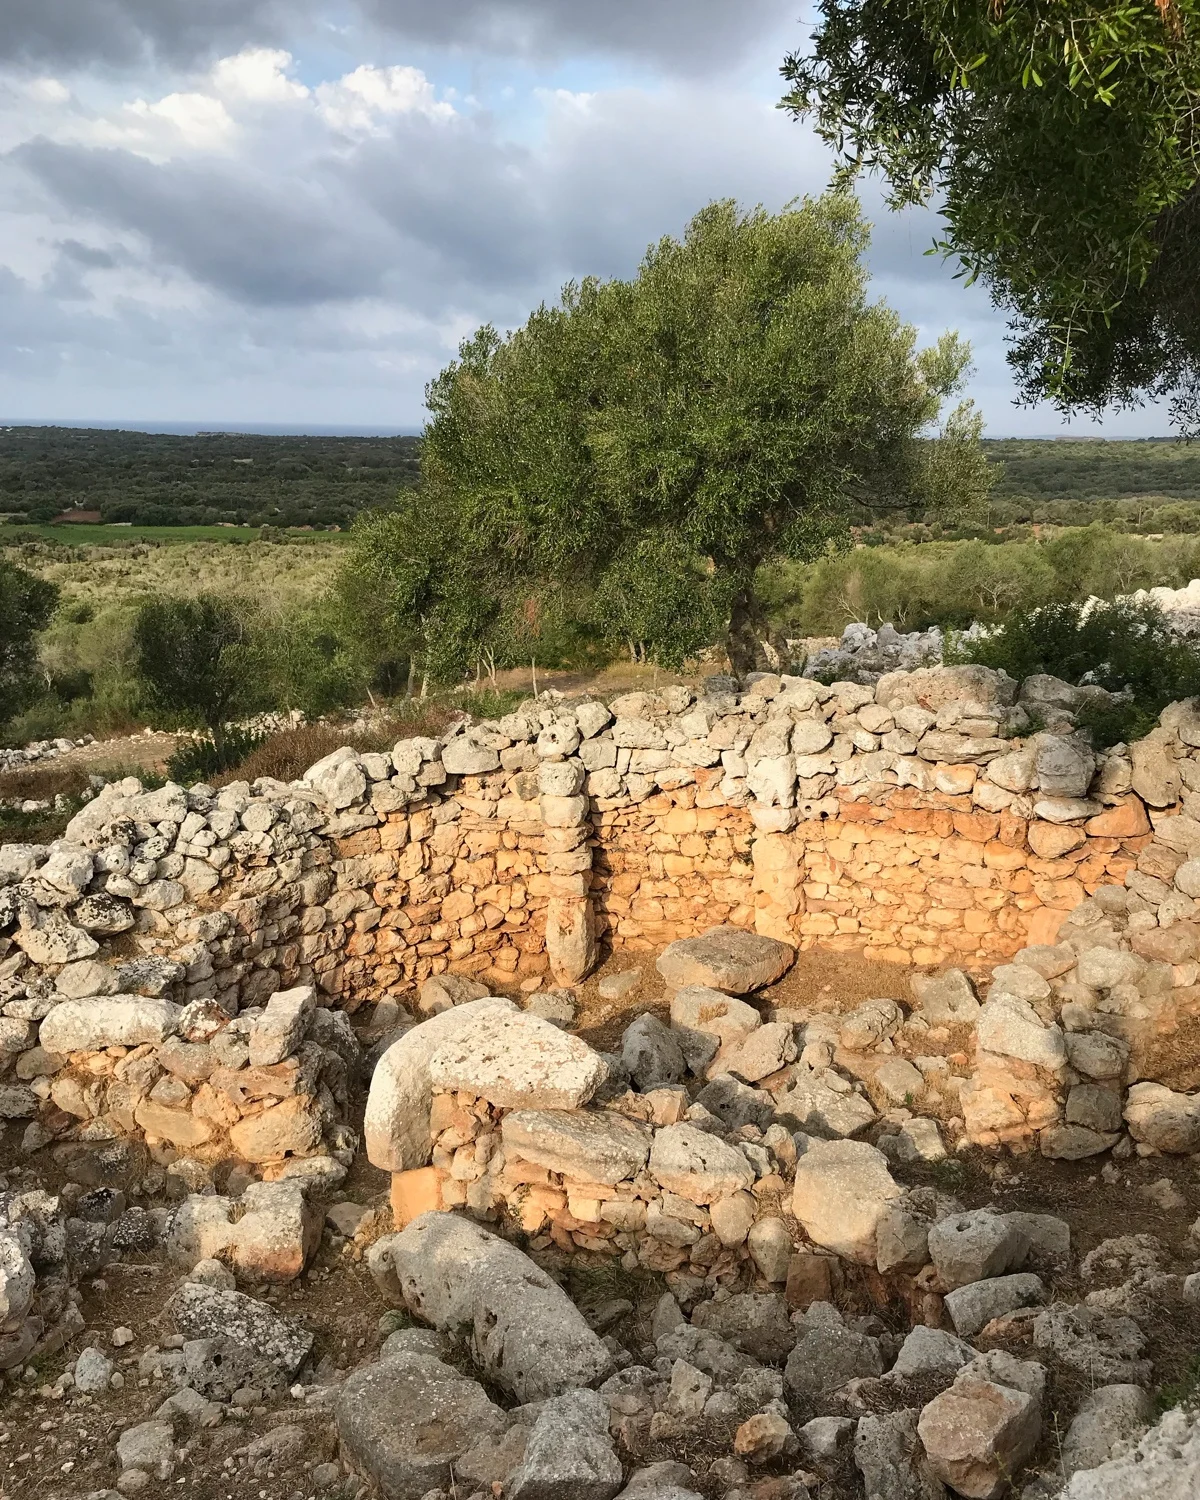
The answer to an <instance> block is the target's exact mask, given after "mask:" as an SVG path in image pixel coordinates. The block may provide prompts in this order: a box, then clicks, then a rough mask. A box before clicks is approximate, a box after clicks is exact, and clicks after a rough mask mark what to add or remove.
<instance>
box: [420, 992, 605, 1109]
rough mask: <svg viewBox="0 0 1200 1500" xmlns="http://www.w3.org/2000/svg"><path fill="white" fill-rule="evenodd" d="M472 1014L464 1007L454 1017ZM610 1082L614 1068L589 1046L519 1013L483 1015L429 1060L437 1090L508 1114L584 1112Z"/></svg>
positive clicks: (468, 1007) (537, 1017) (507, 1012)
mask: <svg viewBox="0 0 1200 1500" xmlns="http://www.w3.org/2000/svg"><path fill="white" fill-rule="evenodd" d="M479 1003H480V1004H483V1003H484V1002H482V1001H481V1002H479ZM470 1009H472V1007H471V1006H470V1005H465V1006H460V1007H458V1008H457V1009H456V1010H453V1011H450V1012H448V1014H449V1015H451V1016H455V1015H461V1014H463V1012H464V1011H467V1010H470ZM436 1019H440V1018H436ZM424 1024H425V1025H426V1026H427V1025H429V1024H430V1023H429V1022H428V1021H426V1022H425V1023H424ZM417 1029H418V1030H419V1029H421V1028H417ZM411 1035H412V1032H409V1036H411ZM607 1077H608V1065H607V1064H606V1063H605V1061H604V1059H603V1058H602V1057H601V1056H600V1054H599V1053H598V1052H594V1051H593V1050H592V1049H591V1047H589V1046H588V1044H587V1043H586V1042H585V1041H582V1040H581V1039H580V1038H579V1037H577V1036H572V1035H571V1034H570V1033H569V1032H566V1031H562V1030H560V1029H559V1027H557V1026H555V1025H554V1024H553V1023H552V1022H550V1021H545V1020H543V1019H542V1017H541V1016H535V1015H530V1014H529V1013H528V1012H527V1011H518V1010H508V1011H489V1012H485V1013H483V1014H480V1015H479V1016H478V1018H477V1020H476V1021H475V1024H474V1025H472V1026H471V1027H470V1028H469V1029H468V1030H457V1031H455V1032H454V1033H453V1035H451V1036H448V1037H446V1038H445V1039H444V1040H443V1041H442V1043H441V1045H440V1046H439V1047H438V1049H437V1051H436V1052H434V1053H433V1055H432V1056H431V1057H430V1059H429V1079H430V1082H431V1083H432V1085H433V1087H434V1088H435V1089H436V1090H438V1091H439V1092H441V1093H451V1092H461V1093H464V1094H474V1095H476V1096H477V1097H478V1098H481V1099H486V1100H487V1101H488V1103H489V1104H496V1105H499V1106H500V1107H501V1108H502V1109H579V1108H580V1106H581V1105H584V1104H586V1103H587V1102H588V1100H589V1099H590V1098H591V1097H592V1095H593V1094H594V1093H595V1092H596V1090H597V1089H598V1088H599V1087H600V1085H601V1084H602V1083H603V1082H604V1080H605V1079H606V1078H607Z"/></svg>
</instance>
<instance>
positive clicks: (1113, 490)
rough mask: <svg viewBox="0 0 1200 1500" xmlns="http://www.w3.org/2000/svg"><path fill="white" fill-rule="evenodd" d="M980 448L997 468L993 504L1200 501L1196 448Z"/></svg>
mask: <svg viewBox="0 0 1200 1500" xmlns="http://www.w3.org/2000/svg"><path fill="white" fill-rule="evenodd" d="M983 447H984V452H985V453H986V454H987V456H988V458H989V459H990V460H991V461H992V462H993V463H995V464H999V465H1000V473H999V476H998V477H997V480H996V483H995V486H994V488H993V490H992V497H993V499H1007V498H1010V497H1020V498H1023V499H1029V500H1123V499H1130V498H1134V497H1142V496H1148V495H1159V496H1163V497H1164V498H1167V499H1172V500H1200V445H1196V444H1192V443H1180V442H1175V441H1170V440H1165V439H1162V438H1150V439H1146V440H1143V441H1135V442H1098V441H1089V440H1087V439H1078V438H1077V439H1070V438H1063V439H1057V440H1045V439H1030V438H1003V439H995V438H992V439H985V441H984V444H983Z"/></svg>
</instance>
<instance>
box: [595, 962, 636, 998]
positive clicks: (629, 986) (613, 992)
mask: <svg viewBox="0 0 1200 1500" xmlns="http://www.w3.org/2000/svg"><path fill="white" fill-rule="evenodd" d="M641 982H642V971H641V969H623V970H622V971H621V972H620V973H619V974H606V975H605V976H604V978H603V979H602V980H601V981H600V983H599V984H598V985H597V986H596V988H597V990H598V991H599V993H600V998H601V1000H624V998H625V996H626V995H629V994H632V993H633V991H634V990H636V989H637V987H638V985H639V984H641Z"/></svg>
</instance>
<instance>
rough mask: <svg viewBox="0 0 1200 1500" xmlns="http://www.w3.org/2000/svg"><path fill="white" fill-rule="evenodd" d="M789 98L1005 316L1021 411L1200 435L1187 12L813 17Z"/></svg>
mask: <svg viewBox="0 0 1200 1500" xmlns="http://www.w3.org/2000/svg"><path fill="white" fill-rule="evenodd" d="M818 11H819V22H818V25H817V29H816V32H815V35H814V37H813V39H812V45H811V47H810V48H809V49H808V50H807V51H804V52H797V53H795V54H794V55H792V56H790V57H788V58H787V60H786V61H785V63H784V68H783V72H784V76H785V78H787V79H788V81H789V82H790V84H791V89H790V91H789V93H788V94H787V95H786V97H785V98H784V100H783V103H784V105H785V107H787V108H789V109H790V110H792V111H793V112H794V113H795V114H796V115H811V116H812V118H813V119H814V121H815V124H816V127H817V130H818V132H819V133H820V134H821V135H822V136H823V137H824V138H825V140H826V141H828V142H829V143H830V144H831V145H832V146H833V147H834V149H835V150H836V151H837V152H838V153H839V155H840V157H841V162H842V167H843V171H844V172H845V173H846V174H852V173H853V172H855V171H857V170H859V169H862V168H866V169H875V170H878V171H879V172H881V173H882V174H883V176H884V177H885V179H886V181H887V183H888V185H889V188H890V191H891V196H892V202H893V205H894V206H901V205H904V204H910V203H916V202H922V201H925V200H926V199H928V198H929V197H931V196H934V195H936V197H937V198H938V199H939V200H940V204H941V207H942V212H943V214H944V216H945V221H946V230H945V238H944V242H943V245H942V248H943V249H944V250H945V251H947V252H948V253H950V254H951V255H952V256H954V257H956V258H957V259H958V260H959V262H960V263H961V266H962V268H963V271H964V273H965V274H967V275H969V276H970V277H972V278H974V277H976V276H978V277H982V278H983V279H984V280H985V282H986V283H987V285H988V287H989V288H990V290H991V293H992V296H993V298H994V300H995V302H996V304H997V306H1000V307H1003V308H1006V309H1008V310H1010V311H1011V312H1012V313H1013V315H1014V330H1015V338H1014V340H1013V345H1012V350H1011V353H1010V356H1009V357H1010V361H1011V363H1012V364H1013V366H1014V370H1015V372H1016V374H1017V377H1018V380H1019V381H1020V384H1021V388H1022V392H1023V395H1024V396H1025V397H1026V398H1027V399H1031V400H1032V399H1037V398H1039V397H1043V396H1049V397H1051V398H1053V399H1054V400H1056V401H1057V402H1058V404H1059V405H1060V406H1061V407H1063V408H1064V409H1070V408H1072V407H1083V408H1085V409H1087V408H1090V409H1099V408H1101V407H1103V406H1105V405H1107V404H1109V403H1110V402H1115V403H1117V404H1126V405H1127V404H1132V403H1135V402H1137V401H1138V400H1140V399H1142V398H1143V397H1144V396H1147V395H1149V396H1155V397H1170V398H1171V400H1172V405H1173V409H1174V417H1175V419H1176V420H1177V422H1179V423H1180V425H1181V426H1183V427H1184V428H1186V429H1195V428H1197V427H1198V426H1200V276H1198V275H1197V266H1200V0H978V3H973V4H969V5H961V4H959V3H958V0H818Z"/></svg>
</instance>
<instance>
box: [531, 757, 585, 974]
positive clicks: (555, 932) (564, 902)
mask: <svg viewBox="0 0 1200 1500" xmlns="http://www.w3.org/2000/svg"><path fill="white" fill-rule="evenodd" d="M584 775H585V772H584V768H583V765H582V763H581V762H579V761H577V760H546V761H543V762H542V764H541V765H540V766H539V767H538V792H539V794H540V800H541V809H542V823H543V828H544V833H543V837H544V839H545V850H546V852H545V855H544V866H545V870H546V873H547V875H548V876H549V878H550V904H549V906H548V907H547V910H546V956H547V958H548V959H549V960H550V972H551V973H552V974H553V975H554V978H555V980H556V981H557V982H558V983H559V984H577V983H578V982H579V981H580V980H581V979H583V978H584V977H585V976H586V975H587V974H588V973H589V972H590V971H591V970H592V968H593V967H594V966H595V963H596V930H595V921H594V918H593V915H592V902H591V873H592V851H591V848H590V846H589V843H588V840H589V839H590V838H591V834H592V824H591V820H590V818H589V816H588V814H589V811H590V804H589V801H588V798H587V794H586V793H585V792H584V790H583V782H584Z"/></svg>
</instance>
